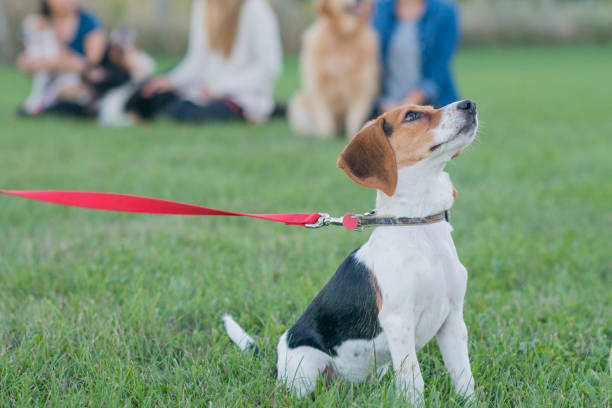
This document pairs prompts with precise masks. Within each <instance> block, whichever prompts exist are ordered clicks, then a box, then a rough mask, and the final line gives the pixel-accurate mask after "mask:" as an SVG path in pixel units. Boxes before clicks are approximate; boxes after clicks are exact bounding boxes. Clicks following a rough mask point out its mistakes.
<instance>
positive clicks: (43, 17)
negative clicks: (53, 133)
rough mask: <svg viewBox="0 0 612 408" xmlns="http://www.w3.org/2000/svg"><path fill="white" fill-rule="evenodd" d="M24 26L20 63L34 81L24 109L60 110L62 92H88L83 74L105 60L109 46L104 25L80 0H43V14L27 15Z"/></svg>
mask: <svg viewBox="0 0 612 408" xmlns="http://www.w3.org/2000/svg"><path fill="white" fill-rule="evenodd" d="M22 27H23V31H24V40H25V42H26V50H25V52H24V53H22V54H21V55H20V56H19V57H18V65H19V67H20V68H21V70H22V71H24V72H26V73H29V74H32V75H33V76H34V77H35V81H34V84H33V85H34V86H33V90H32V93H31V95H30V97H29V98H28V100H27V101H26V103H25V104H24V105H23V107H22V110H21V112H22V113H24V114H29V115H31V114H38V113H40V112H43V111H60V112H61V111H63V109H64V108H63V107H62V104H61V102H60V99H61V97H62V95H66V94H72V97H73V98H77V97H76V96H75V95H76V94H79V95H81V96H79V97H82V95H83V93H85V94H86V91H84V89H83V88H82V87H81V84H80V77H81V76H82V75H85V74H86V73H87V72H88V70H89V67H91V66H94V65H96V64H98V63H99V62H100V61H101V60H102V57H103V55H104V51H105V48H106V36H105V34H104V32H103V30H102V27H101V25H100V23H99V22H98V19H97V18H96V16H95V15H93V14H92V13H90V12H87V11H84V10H82V9H81V8H80V7H79V4H78V1H77V0H42V3H41V14H40V16H30V17H28V18H26V20H24V24H23V26H22ZM37 41H39V44H36V42H37ZM71 109H72V108H71Z"/></svg>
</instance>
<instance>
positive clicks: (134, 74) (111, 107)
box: [94, 28, 155, 126]
mask: <svg viewBox="0 0 612 408" xmlns="http://www.w3.org/2000/svg"><path fill="white" fill-rule="evenodd" d="M136 38H137V36H136V33H135V32H134V31H133V30H130V29H128V28H118V29H116V30H114V31H113V32H112V33H111V36H110V44H109V47H108V50H107V53H106V55H105V58H104V60H105V61H106V64H104V66H103V67H101V68H102V69H104V70H105V71H106V76H105V78H104V79H103V80H101V81H98V82H97V83H95V84H94V87H97V88H98V89H100V90H103V91H104V92H102V95H101V97H100V100H99V101H98V103H97V117H98V119H97V120H98V123H99V124H101V125H104V126H127V125H131V124H133V122H134V120H133V118H132V117H131V116H130V115H129V114H128V113H127V112H126V110H125V106H126V104H127V101H128V100H129V98H130V96H132V94H133V93H134V92H136V90H137V89H138V88H139V86H140V85H141V84H142V83H143V82H144V81H145V80H146V79H147V78H149V77H150V76H151V75H153V73H154V72H155V61H154V60H153V58H151V57H150V56H149V55H148V54H147V53H146V52H144V51H143V50H141V49H139V48H138V47H137V46H136ZM122 76H124V77H123V78H120V77H122ZM112 82H115V83H112Z"/></svg>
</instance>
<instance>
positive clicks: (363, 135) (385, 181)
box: [337, 119, 397, 196]
mask: <svg viewBox="0 0 612 408" xmlns="http://www.w3.org/2000/svg"><path fill="white" fill-rule="evenodd" d="M383 122H384V120H383V119H378V120H376V121H373V122H370V123H369V124H366V125H365V126H364V127H363V129H361V131H360V132H359V133H358V134H357V136H355V137H354V138H353V140H351V142H350V143H349V144H348V145H347V146H346V147H345V148H344V151H342V153H340V156H339V157H338V163H337V164H338V167H339V168H341V169H342V170H344V172H345V173H346V174H347V175H348V176H349V177H350V178H351V179H353V181H355V182H356V183H357V184H360V185H362V186H364V187H368V188H377V189H379V190H382V191H383V192H384V193H385V194H386V195H388V196H392V195H393V194H394V193H395V187H396V186H397V162H396V158H395V153H394V152H393V148H392V147H391V144H390V143H389V140H388V139H387V136H386V135H385V131H384V129H383Z"/></svg>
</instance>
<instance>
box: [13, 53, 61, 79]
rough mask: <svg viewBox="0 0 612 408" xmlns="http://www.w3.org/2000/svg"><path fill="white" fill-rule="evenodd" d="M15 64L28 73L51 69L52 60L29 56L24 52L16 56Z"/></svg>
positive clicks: (52, 65)
mask: <svg viewBox="0 0 612 408" xmlns="http://www.w3.org/2000/svg"><path fill="white" fill-rule="evenodd" d="M17 65H18V66H19V68H20V69H21V70H22V71H23V72H27V73H28V74H36V73H37V72H40V71H44V70H48V69H53V68H54V61H52V60H45V59H39V58H30V57H27V56H26V55H25V54H21V55H19V57H17Z"/></svg>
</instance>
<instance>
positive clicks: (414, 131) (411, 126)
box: [385, 105, 442, 168]
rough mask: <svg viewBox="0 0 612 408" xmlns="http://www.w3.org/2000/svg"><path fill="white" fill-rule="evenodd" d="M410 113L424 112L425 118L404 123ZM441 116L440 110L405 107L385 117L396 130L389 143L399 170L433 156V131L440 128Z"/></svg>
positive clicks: (414, 106)
mask: <svg viewBox="0 0 612 408" xmlns="http://www.w3.org/2000/svg"><path fill="white" fill-rule="evenodd" d="M410 111H414V112H422V113H423V114H424V117H423V118H421V119H418V120H415V121H413V122H404V118H405V117H406V114H407V113H408V112H410ZM386 116H388V118H387V117H386ZM441 116H442V113H441V111H440V110H435V109H433V108H431V107H424V106H416V105H411V106H404V107H401V108H398V109H395V110H393V111H391V112H389V113H388V114H386V115H385V120H387V121H389V122H391V123H392V124H393V128H394V129H395V131H394V132H393V134H392V135H391V137H390V138H389V142H390V143H391V147H392V148H393V151H394V152H395V156H396V160H397V166H398V168H402V167H408V166H412V165H413V164H415V163H417V162H419V161H421V160H423V159H425V158H427V157H429V155H431V153H432V152H431V150H430V149H431V147H432V146H434V145H435V144H436V143H435V139H434V135H433V133H431V130H432V129H435V128H436V127H438V124H439V123H440V119H441Z"/></svg>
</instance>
